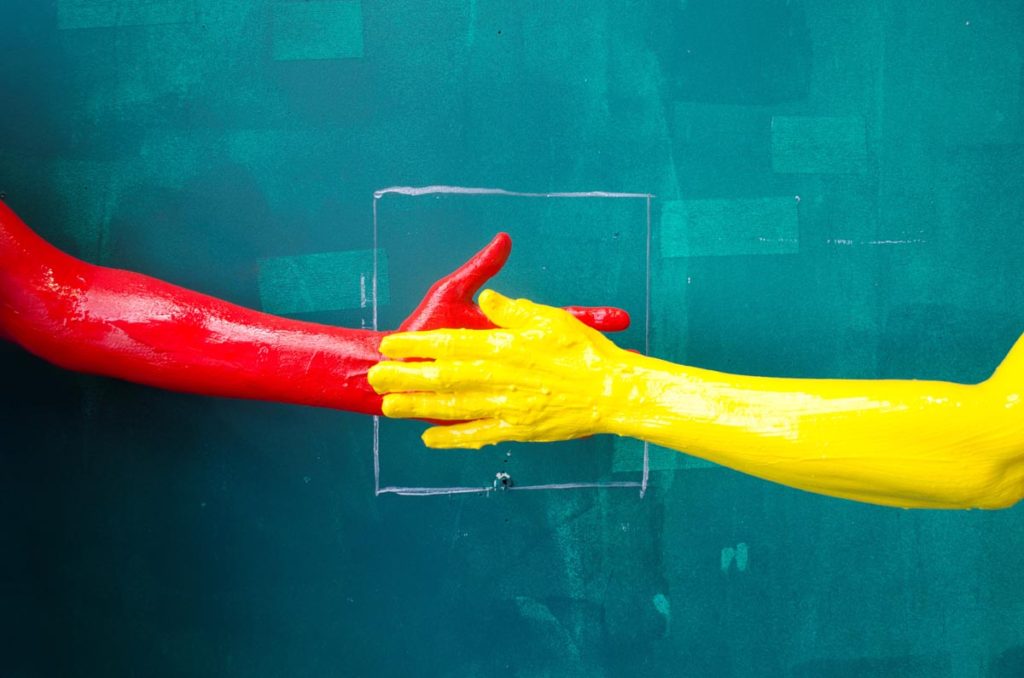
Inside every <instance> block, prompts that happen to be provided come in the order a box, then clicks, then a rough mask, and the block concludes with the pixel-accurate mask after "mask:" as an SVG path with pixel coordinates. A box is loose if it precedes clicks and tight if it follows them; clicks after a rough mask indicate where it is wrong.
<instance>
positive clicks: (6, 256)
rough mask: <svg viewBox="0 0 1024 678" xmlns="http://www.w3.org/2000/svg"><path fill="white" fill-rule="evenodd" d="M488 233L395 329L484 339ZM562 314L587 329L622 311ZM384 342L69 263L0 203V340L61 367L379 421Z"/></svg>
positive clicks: (494, 246)
mask: <svg viewBox="0 0 1024 678" xmlns="http://www.w3.org/2000/svg"><path fill="white" fill-rule="evenodd" d="M511 247H512V241H511V239H510V238H509V236H508V235H507V234H505V233H500V234H498V235H497V236H496V237H495V238H494V240H492V241H491V243H490V244H489V245H487V247H485V248H484V249H482V250H480V251H479V252H477V253H476V254H475V255H474V256H473V257H472V258H471V259H470V260H469V261H468V262H466V263H465V264H463V265H462V266H461V267H460V268H459V269H458V270H456V271H455V272H453V273H451V274H450V275H448V276H446V277H444V278H442V279H441V280H439V281H438V282H437V283H435V284H434V286H433V287H431V288H430V290H429V291H428V292H427V294H426V296H425V297H424V299H423V301H422V302H421V303H420V305H419V307H418V308H416V310H415V311H413V313H412V314H411V315H410V316H409V318H408V319H406V320H405V322H403V323H402V325H401V327H400V329H402V330H424V329H433V328H438V327H470V328H487V327H491V325H490V324H489V323H488V322H487V320H486V318H484V316H483V314H482V313H481V312H480V309H479V308H478V307H477V306H476V304H474V303H473V295H474V294H475V293H476V291H477V290H478V289H479V288H480V287H481V285H483V284H484V283H485V282H486V281H487V280H488V279H489V278H491V277H492V276H493V275H494V274H495V273H497V272H498V271H499V270H500V269H501V267H502V266H503V265H504V263H505V261H506V259H508V255H509V252H510V251H511ZM572 312H573V313H574V314H575V315H577V317H580V318H581V319H582V320H583V321H584V322H586V323H587V324H589V325H591V326H593V327H596V328H597V329H601V330H606V331H614V330H617V329H623V328H625V327H626V326H628V324H629V316H628V315H627V314H626V312H625V311H622V310H620V309H612V308H579V307H574V308H573V309H572ZM385 334H386V333H384V332H375V331H371V330H357V329H348V328H342V327H332V326H329V325H321V324H317V323H310V322H303V321H301V320H292V319H289V318H282V317H279V316H274V315H270V314H268V313H261V312H259V311H254V310H252V309H248V308H244V307H242V306H237V305H235V304H231V303H228V302H226V301H223V300H221V299H216V298H214V297H211V296H208V295H205V294H200V293H199V292H194V291H192V290H187V289H184V288H181V287H178V286H176V285H171V284H169V283H166V282H163V281H161V280H157V279H155V278H151V277H149V276H145V275H141V274H139V273H133V272H131V271H124V270H119V269H113V268H105V267H102V266H94V265H92V264H89V263H86V262H84V261H81V260H79V259H76V258H74V257H72V256H70V255H68V254H65V253H64V252H61V251H60V250H58V249H57V248H55V247H53V246H52V245H50V244H49V243H48V242H46V241H45V240H43V239H42V238H41V237H39V236H38V235H36V233H34V232H33V231H32V230H31V229H30V228H29V227H28V226H26V225H25V223H24V222H23V221H22V220H21V219H19V218H18V216H17V215H16V214H15V213H14V212H13V211H12V210H11V209H10V208H9V207H8V206H7V205H5V204H4V203H3V202H0V337H4V338H7V339H10V340H12V341H14V342H17V343H18V344H20V345H21V346H23V347H24V348H25V349H27V350H28V351H30V352H32V353H34V354H35V355H37V356H39V357H41V358H43V359H44V360H47V361H49V362H52V363H54V364H56V365H60V366H61V367H65V368H68V369H71V370H77V371H80V372H88V373H91V374H99V375H105V376H110V377H117V378H120V379H125V380H128V381H133V382H137V383H141V384H148V385H150V386H157V387H160V388H166V389H171V390H175V391H185V392H189V393H198V394H203V395H212V396H225V397H232V398H251V399H256V400H271V401H278V402H287V403H298V404H303V405H315V406H320V407H331V408H335V409H341V410H351V411H354V412H364V413H366V414H379V413H380V403H381V398H380V396H378V395H377V394H376V393H374V391H373V389H372V388H370V386H369V385H368V384H367V382H366V372H367V370H368V369H369V368H370V367H371V366H373V365H374V364H376V363H377V362H378V361H379V360H381V356H380V354H379V353H378V352H377V347H378V346H379V345H380V340H381V339H382V338H383V336H384V335H385Z"/></svg>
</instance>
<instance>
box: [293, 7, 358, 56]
mask: <svg viewBox="0 0 1024 678" xmlns="http://www.w3.org/2000/svg"><path fill="white" fill-rule="evenodd" d="M273 12H274V19H273V31H274V47H273V54H274V60H275V61H307V60H318V59H358V58H360V57H362V56H363V8H362V3H360V2H351V1H349V0H319V1H317V2H278V3H277V4H275V5H274V9H273Z"/></svg>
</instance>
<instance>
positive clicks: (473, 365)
mask: <svg viewBox="0 0 1024 678" xmlns="http://www.w3.org/2000/svg"><path fill="white" fill-rule="evenodd" d="M367 377H368V379H369V381H370V385H371V386H373V388H374V390H375V391H377V393H380V394H385V393H397V392H401V391H442V392H443V391H459V392H462V391H467V390H479V391H483V390H486V391H490V392H492V393H496V392H501V391H515V390H517V389H521V388H526V389H532V390H535V391H540V390H542V389H543V388H544V386H545V383H546V380H545V379H544V377H543V376H542V375H539V374H537V373H534V372H529V371H526V370H518V369H515V368H509V367H506V366H505V365H503V364H501V363H498V362H492V361H487V360H470V361H464V360H445V361H441V362H415V363H403V362H395V361H387V362H382V363H378V364H377V365H374V366H373V367H372V368H370V372H369V374H368V375H367Z"/></svg>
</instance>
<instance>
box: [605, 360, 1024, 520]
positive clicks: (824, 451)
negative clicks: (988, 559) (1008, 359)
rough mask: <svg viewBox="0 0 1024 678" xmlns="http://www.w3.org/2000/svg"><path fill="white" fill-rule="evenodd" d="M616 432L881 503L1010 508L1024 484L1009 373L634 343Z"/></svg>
mask: <svg viewBox="0 0 1024 678" xmlns="http://www.w3.org/2000/svg"><path fill="white" fill-rule="evenodd" d="M617 371H618V372H619V376H618V377H617V379H619V380H621V382H622V385H621V387H620V388H617V389H616V390H617V392H618V393H619V394H621V397H619V398H617V400H618V403H619V406H618V408H617V410H618V412H617V414H616V415H615V416H613V417H612V418H610V419H609V422H608V430H609V432H612V433H618V434H620V435H627V436H631V437H636V438H641V439H644V440H647V441H650V442H652V443H655V444H658V445H662V446H665V447H670V448H673V449H677V450H682V451H684V452H687V453H689V454H693V455H696V456H699V457H703V458H705V459H708V460H710V461H713V462H716V463H719V464H722V465H724V466H728V467H730V468H734V469H736V470H738V471H743V472H745V473H749V474H751V475H755V476H759V477H761V478H765V479H767V480H772V481H775V482H779V483H783V484H786V485H790V486H793V487H798V488H801V489H804V490H809V491H812V492H818V493H822V494H828V495H833V496H838V497H844V498H848V499H856V500H859V501H866V502H871V503H877V504H886V505H893V506H904V507H930V508H970V507H980V508H1001V507H1005V506H1009V505H1012V504H1014V503H1015V502H1016V501H1017V500H1018V499H1020V498H1021V496H1022V486H1024V485H1022V477H1024V469H1022V463H1021V461H1022V460H1021V457H1022V454H1024V425H1022V423H1021V419H1022V417H1021V411H1020V410H1019V408H1018V405H1017V402H1018V401H1017V396H1016V393H1015V392H1014V391H1011V390H1008V389H1007V388H1005V386H1006V384H1005V380H1000V379H992V380H989V381H986V382H984V383H981V384H977V385H963V384H953V383H948V382H934V381H895V380H876V381H868V380H830V379H821V380H817V379H776V378H765V377H747V376H740V375H733V374H723V373H719V372H712V371H708V370H700V369H694V368H690V367H685V366H680V365H673V364H671V363H666V362H664V361H660V360H655V359H651V358H645V357H642V356H635V355H630V356H628V357H627V358H626V363H625V365H624V366H623V367H621V368H618V369H617Z"/></svg>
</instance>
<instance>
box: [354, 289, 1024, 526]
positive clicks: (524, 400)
mask: <svg viewBox="0 0 1024 678" xmlns="http://www.w3.org/2000/svg"><path fill="white" fill-rule="evenodd" d="M480 307H481V308H482V309H483V311H484V313H485V314H486V315H487V316H488V318H490V320H491V321H492V322H493V323H494V324H495V325H497V326H498V329H494V330H436V331H433V332H415V333H407V334H396V335H391V336H389V337H387V338H386V339H385V340H384V343H383V344H382V346H381V351H382V352H383V353H384V354H385V355H387V356H389V357H392V358H412V357H420V358H433V359H434V361H433V362H418V363H396V362H384V363H381V364H379V365H378V366H376V367H374V368H373V369H371V371H370V374H369V379H370V383H371V384H372V385H373V386H374V388H375V389H377V390H378V391H379V392H381V393H390V395H386V396H385V398H384V413H385V414H387V415H388V416H397V417H419V418H426V419H442V420H476V421H469V422H467V423H462V424H457V425H455V426H451V427H447V428H445V427H437V428H431V429H429V430H428V431H427V432H426V433H425V434H424V441H425V442H426V444H427V445H428V446H431V447H469V448H476V447H480V446H482V445H486V444H490V443H497V442H501V441H505V440H518V441H530V440H534V441H550V440H562V439H567V438H576V437H580V436H585V435H590V434H595V433H614V434H618V435H625V436H631V437H635V438H640V439H643V440H647V441H650V442H652V443H656V444H659V445H663V446H665V447H671V448H674V449H677V450H682V451H685V452H687V453H689V454H693V455H696V456H699V457H702V458H705V459H708V460H711V461H713V462H716V463H719V464H722V465H725V466H729V467H731V468H734V469H737V470H739V471H743V472H745V473H749V474H752V475H755V476H758V477H761V478H765V479H767V480H771V481H775V482H779V483H783V484H786V485H790V486H792V487H797V488H800V489H804V490H808V491H811V492H818V493H821V494H828V495H832V496H837V497H844V498H848V499H855V500H858V501H865V502H871V503H876V504H885V505H890V506H904V507H928V508H970V507H982V508H1002V507H1006V506H1010V505H1012V504H1014V503H1016V502H1017V501H1018V500H1019V499H1020V498H1021V496H1022V495H1024V409H1022V408H1024V397H1022V394H1021V391H1022V387H1024V340H1021V341H1018V344H1017V345H1016V346H1015V347H1014V348H1013V349H1012V350H1011V351H1010V353H1009V355H1008V356H1007V358H1006V360H1004V361H1003V364H1002V365H1001V366H1000V367H999V369H998V370H996V372H995V374H994V375H993V376H992V377H991V378H990V379H988V380H986V381H984V382H982V383H980V384H971V385H967V384H954V383H950V382H938V381H913V380H844V379H780V378H772V377H753V376H743V375H736V374H727V373H723V372H714V371H710V370H702V369H699V368H694V367H689V366H686V365H675V364H672V363H668V362H665V361H661V360H657V359H654V358H649V357H645V356H641V355H637V354H633V353H629V352H626V351H624V350H622V349H619V348H618V347H616V346H615V345H614V344H613V343H611V342H610V341H609V340H608V339H606V338H605V337H603V336H602V335H601V334H599V333H597V332H596V331H594V330H590V329H588V328H586V327H584V326H583V325H582V324H580V323H579V322H578V321H576V320H575V319H573V318H572V317H570V316H569V315H568V314H566V313H564V312H563V311H560V310H558V309H554V308H550V307H547V306H542V305H539V304H534V303H532V302H529V301H526V300H516V301H512V300H509V299H506V298H504V297H502V296H500V295H498V294H496V293H493V292H484V293H483V294H481V296H480ZM402 392H404V393H402Z"/></svg>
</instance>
